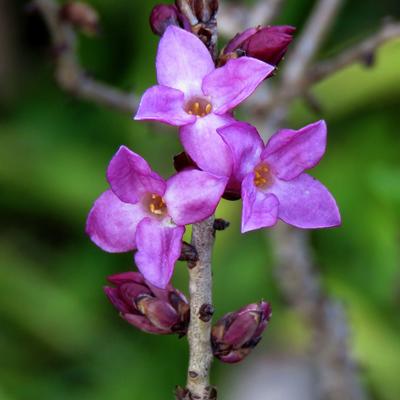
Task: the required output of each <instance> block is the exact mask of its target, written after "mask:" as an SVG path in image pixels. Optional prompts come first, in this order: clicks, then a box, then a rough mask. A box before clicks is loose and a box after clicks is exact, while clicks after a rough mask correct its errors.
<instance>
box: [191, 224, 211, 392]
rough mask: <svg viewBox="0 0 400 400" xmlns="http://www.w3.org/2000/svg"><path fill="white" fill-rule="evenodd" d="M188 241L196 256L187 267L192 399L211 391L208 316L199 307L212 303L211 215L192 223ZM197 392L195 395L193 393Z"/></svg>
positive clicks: (209, 324)
mask: <svg viewBox="0 0 400 400" xmlns="http://www.w3.org/2000/svg"><path fill="white" fill-rule="evenodd" d="M192 245H193V246H194V247H195V248H196V250H197V253H198V257H199V260H198V261H197V262H196V263H195V264H193V265H191V266H190V267H191V268H190V269H189V271H190V272H189V281H190V283H189V285H190V310H191V315H190V324H189V332H188V341H189V348H190V359H189V369H188V376H187V389H188V390H189V391H190V393H191V396H192V398H193V399H197V398H198V399H204V400H208V399H210V395H211V393H213V395H214V396H215V391H214V390H213V389H211V388H210V382H209V372H210V367H211V362H212V360H213V354H212V349H211V341H210V336H211V318H203V317H202V313H201V310H202V309H204V307H208V306H209V305H211V304H212V275H211V255H212V249H213V245H214V217H210V218H208V219H207V220H205V221H203V222H201V223H198V224H195V225H193V233H192ZM196 396H198V397H196Z"/></svg>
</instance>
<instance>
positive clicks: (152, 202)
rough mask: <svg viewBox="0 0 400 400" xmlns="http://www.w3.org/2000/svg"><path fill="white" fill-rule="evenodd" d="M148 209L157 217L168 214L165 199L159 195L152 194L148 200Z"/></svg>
mask: <svg viewBox="0 0 400 400" xmlns="http://www.w3.org/2000/svg"><path fill="white" fill-rule="evenodd" d="M147 204H148V207H149V208H148V209H149V211H150V212H151V213H152V214H155V215H160V216H161V215H164V214H166V212H167V205H166V204H165V202H164V199H163V198H162V197H161V196H159V195H158V194H152V195H151V196H150V198H148V203H147Z"/></svg>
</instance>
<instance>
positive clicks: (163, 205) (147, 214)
mask: <svg viewBox="0 0 400 400" xmlns="http://www.w3.org/2000/svg"><path fill="white" fill-rule="evenodd" d="M107 179H108V182H109V184H110V187H111V189H109V190H107V191H106V192H104V193H103V194H102V195H101V196H100V197H99V198H98V199H97V200H96V202H95V204H94V206H93V208H92V210H91V211H90V214H89V217H88V220H87V227H86V230H87V233H88V234H89V236H90V238H91V239H92V240H93V242H94V243H95V244H97V245H98V246H99V247H100V248H102V249H103V250H105V251H108V252H112V253H119V252H127V251H131V250H135V249H137V250H138V251H137V253H136V254H135V261H136V264H137V266H138V268H139V270H140V272H141V273H142V274H143V276H144V278H145V279H146V280H147V281H148V282H150V283H151V284H153V285H155V286H157V287H160V288H164V287H166V285H167V284H168V282H169V281H170V278H171V276H172V273H173V269H174V265H175V262H176V261H177V259H178V258H179V256H180V254H181V247H182V236H183V233H184V231H185V225H187V224H192V223H195V222H200V221H202V220H204V219H205V218H207V217H209V216H210V215H211V214H213V212H214V211H215V208H216V207H217V205H218V202H219V200H220V198H221V195H222V193H223V191H224V188H225V185H226V181H227V179H226V178H224V177H218V176H215V175H212V174H210V173H207V172H203V171H198V170H194V169H192V170H185V171H182V172H180V173H178V174H176V175H174V176H173V177H171V178H170V179H168V180H167V181H165V180H164V179H163V178H161V177H160V176H159V175H158V174H156V173H155V172H154V171H152V170H151V168H150V166H149V164H148V163H147V162H146V161H145V160H144V159H143V158H142V157H140V156H139V155H138V154H136V153H134V152H132V151H131V150H129V149H128V148H127V147H125V146H122V147H121V148H120V149H119V150H118V152H117V153H116V155H115V156H114V158H113V159H112V160H111V162H110V165H109V167H108V170H107Z"/></svg>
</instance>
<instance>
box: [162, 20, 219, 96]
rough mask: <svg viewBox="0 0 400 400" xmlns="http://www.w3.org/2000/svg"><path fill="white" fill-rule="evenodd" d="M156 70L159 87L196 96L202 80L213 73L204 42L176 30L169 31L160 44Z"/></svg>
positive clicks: (212, 65) (171, 27)
mask: <svg viewBox="0 0 400 400" xmlns="http://www.w3.org/2000/svg"><path fill="white" fill-rule="evenodd" d="M156 67H157V79H158V83H159V84H160V85H164V86H169V87H171V88H174V89H179V90H181V91H182V92H183V93H185V94H190V93H192V94H197V95H200V94H201V93H202V92H201V83H202V81H203V78H204V77H205V76H206V75H207V74H209V73H210V72H211V71H213V70H214V69H215V66H214V62H213V60H212V58H211V55H210V53H209V52H208V50H207V48H206V46H205V45H204V44H203V42H202V41H201V40H200V39H199V38H198V37H197V36H195V35H193V34H192V33H190V32H187V31H185V30H183V29H180V28H177V27H176V26H170V27H168V28H167V30H166V31H165V33H164V36H163V37H162V38H161V40H160V45H159V47H158V53H157V61H156Z"/></svg>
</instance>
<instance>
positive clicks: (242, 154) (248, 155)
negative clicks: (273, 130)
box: [217, 122, 264, 191]
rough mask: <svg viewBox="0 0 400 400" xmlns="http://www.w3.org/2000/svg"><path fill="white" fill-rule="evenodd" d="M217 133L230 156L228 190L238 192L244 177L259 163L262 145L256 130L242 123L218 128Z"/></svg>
mask: <svg viewBox="0 0 400 400" xmlns="http://www.w3.org/2000/svg"><path fill="white" fill-rule="evenodd" d="M217 132H218V133H219V134H220V136H221V137H222V139H223V140H224V142H225V143H226V144H227V145H228V147H229V149H230V151H231V155H232V162H233V168H232V175H231V178H230V180H229V183H228V189H233V190H239V191H240V186H241V183H242V181H243V179H244V177H245V176H246V175H247V174H249V173H250V172H251V171H252V170H253V169H254V167H255V166H256V165H257V164H258V162H259V161H260V155H261V152H262V150H263V148H264V143H263V141H262V139H261V137H260V135H259V133H258V132H257V129H256V128H254V126H252V125H250V124H246V123H244V122H236V123H234V124H232V125H227V126H224V127H222V128H218V129H217Z"/></svg>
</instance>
